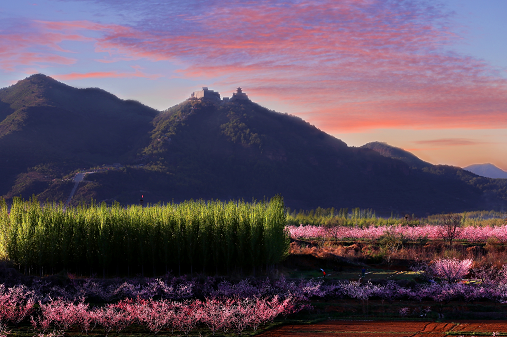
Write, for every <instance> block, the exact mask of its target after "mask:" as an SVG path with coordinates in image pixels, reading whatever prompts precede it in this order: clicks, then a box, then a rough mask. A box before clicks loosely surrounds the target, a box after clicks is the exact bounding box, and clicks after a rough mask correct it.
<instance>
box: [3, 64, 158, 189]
mask: <svg viewBox="0 0 507 337" xmlns="http://www.w3.org/2000/svg"><path fill="white" fill-rule="evenodd" d="M157 114H158V111H156V110H154V109H151V108H149V107H147V106H144V105H142V104H141V103H139V102H135V101H124V100H120V99H119V98H117V97H116V96H114V95H112V94H110V93H108V92H106V91H104V90H101V89H97V88H89V89H76V88H73V87H70V86H67V85H65V84H63V83H60V82H58V81H55V80H54V79H52V78H50V77H48V76H45V75H41V74H38V75H33V76H30V77H28V78H26V79H24V80H22V81H19V82H18V83H16V84H15V85H13V86H10V87H8V88H3V89H0V158H1V159H0V162H2V165H1V167H0V174H1V175H2V180H1V183H0V191H1V194H3V195H7V196H9V197H10V196H12V195H17V194H18V193H21V194H23V195H26V193H27V192H31V189H30V186H26V185H31V184H32V182H31V181H32V180H36V181H37V182H34V183H35V184H36V185H37V184H38V185H41V186H40V188H42V187H43V186H48V185H50V184H51V183H52V181H53V179H55V178H57V177H58V178H61V177H62V176H63V175H65V174H68V173H70V172H71V171H73V170H76V169H78V168H85V167H93V166H97V165H102V164H104V163H115V162H124V161H129V160H131V158H132V157H133V156H135V154H136V153H137V151H138V150H139V148H140V147H142V146H145V145H146V144H147V143H148V142H149V137H148V132H149V131H150V129H151V128H152V124H151V122H152V120H153V118H154V117H155V116H156V115H157ZM44 177H46V178H44ZM18 185H21V186H18ZM40 188H36V189H35V190H33V192H34V193H35V192H37V191H38V189H40Z"/></svg>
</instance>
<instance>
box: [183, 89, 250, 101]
mask: <svg viewBox="0 0 507 337" xmlns="http://www.w3.org/2000/svg"><path fill="white" fill-rule="evenodd" d="M189 99H190V100H194V99H196V100H200V101H212V102H229V101H231V102H232V101H236V100H246V101H249V100H250V99H249V98H248V96H247V94H245V93H244V92H243V90H242V89H241V88H237V90H236V92H235V93H233V94H232V97H231V98H230V99H229V97H224V98H222V99H220V94H219V93H218V92H216V91H213V90H210V89H208V87H202V90H199V91H194V92H193V93H192V94H190V98H189Z"/></svg>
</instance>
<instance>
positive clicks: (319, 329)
mask: <svg viewBox="0 0 507 337" xmlns="http://www.w3.org/2000/svg"><path fill="white" fill-rule="evenodd" d="M449 331H452V332H453V334H455V333H457V334H458V335H459V333H461V332H463V333H464V334H465V335H469V336H470V335H471V333H472V332H475V333H476V335H483V336H491V335H492V334H493V332H504V333H505V332H507V322H506V321H486V322H478V321H476V322H473V321H469V322H467V323H465V322H453V323H451V322H449V323H445V322H441V323H435V322H408V321H405V322H378V321H377V322H375V321H327V322H322V323H317V324H309V325H286V326H283V327H280V328H275V329H273V330H270V331H266V332H265V333H263V334H261V335H260V336H263V337H278V336H304V337H310V336H319V337H322V336H332V335H335V336H340V337H358V336H376V335H379V336H382V337H391V336H392V337H395V336H396V337H405V336H407V337H408V336H411V337H416V336H421V337H422V336H431V337H445V336H448V335H446V332H449Z"/></svg>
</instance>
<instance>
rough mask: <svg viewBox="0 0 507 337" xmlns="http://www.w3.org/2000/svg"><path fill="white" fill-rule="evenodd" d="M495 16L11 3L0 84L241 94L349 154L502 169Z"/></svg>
mask: <svg viewBox="0 0 507 337" xmlns="http://www.w3.org/2000/svg"><path fill="white" fill-rule="evenodd" d="M481 6H482V7H481ZM501 13H503V14H505V13H507V2H504V1H501V0H498V1H489V2H487V3H484V4H479V2H476V1H472V0H462V1H455V0H440V1H438V0H404V1H401V0H400V1H385V0H343V1H336V0H322V1H318V2H316V1H304V0H302V1H273V0H260V1H255V2H238V1H230V0H224V1H208V2H206V3H202V2H199V1H192V0H191V1H186V2H181V1H164V2H155V1H142V2H139V1H132V0H127V1H118V0H59V1H57V0H42V1H38V2H36V3H33V2H26V1H23V0H20V1H17V2H15V3H14V2H13V3H12V4H9V5H2V6H0V19H1V20H0V37H1V38H0V87H6V86H8V85H10V84H12V83H13V82H15V81H16V80H20V79H23V78H25V77H27V76H29V75H31V74H33V73H44V74H46V75H48V76H52V77H54V78H55V79H57V80H59V81H62V82H64V83H66V84H68V85H71V86H76V87H100V88H103V89H105V90H108V91H110V92H112V93H113V94H115V95H117V96H119V97H121V98H124V99H136V100H139V101H141V102H142V103H144V104H146V105H148V106H152V107H154V108H157V109H160V110H163V109H165V108H168V107H170V106H172V105H174V104H177V103H179V102H181V101H182V100H184V99H186V98H187V97H188V95H189V94H190V93H191V92H192V91H194V90H197V89H199V88H200V87H201V86H208V87H210V88H211V89H213V90H215V91H218V92H220V93H221V94H222V95H225V96H227V95H230V94H231V93H232V91H233V90H234V88H236V87H238V86H241V87H242V88H244V90H245V92H246V93H247V94H248V96H249V97H250V98H251V99H252V100H253V101H255V102H257V103H259V104H261V105H263V106H265V107H267V108H269V109H273V110H277V111H280V112H288V113H291V114H294V115H298V116H300V117H302V118H304V119H305V120H307V121H309V122H310V123H312V124H314V125H316V126H317V127H319V128H320V129H322V130H323V131H325V132H327V133H329V134H332V135H334V136H336V137H337V138H339V139H342V140H343V141H345V142H346V143H347V144H348V145H349V146H360V145H363V144H364V143H367V142H370V141H384V142H387V143H389V144H390V145H393V146H398V147H401V148H404V149H406V150H408V151H411V152H413V153H414V154H415V155H417V156H419V157H420V158H421V159H423V160H426V161H429V162H431V163H434V164H449V165H457V166H466V165H470V164H476V163H483V162H490V163H492V164H494V165H496V166H498V167H500V168H502V169H503V170H507V132H506V131H507V59H505V58H504V57H499V56H498V55H502V53H503V55H506V54H505V53H506V52H507V50H506V48H507V47H506V46H505V45H506V44H505V43H504V41H505V36H506V35H505V33H506V28H505V27H504V26H505V24H502V23H501V22H502V15H501Z"/></svg>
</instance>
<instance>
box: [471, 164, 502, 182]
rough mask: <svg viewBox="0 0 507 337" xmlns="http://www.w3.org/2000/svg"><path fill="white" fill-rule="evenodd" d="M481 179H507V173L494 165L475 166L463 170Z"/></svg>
mask: <svg viewBox="0 0 507 337" xmlns="http://www.w3.org/2000/svg"><path fill="white" fill-rule="evenodd" d="M463 169H464V170H467V171H470V172H472V173H475V174H477V175H478V176H481V177H486V178H493V179H497V178H502V179H507V172H505V171H504V170H501V169H499V168H498V167H496V166H495V165H493V164H475V165H470V166H467V167H464V168H463Z"/></svg>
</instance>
